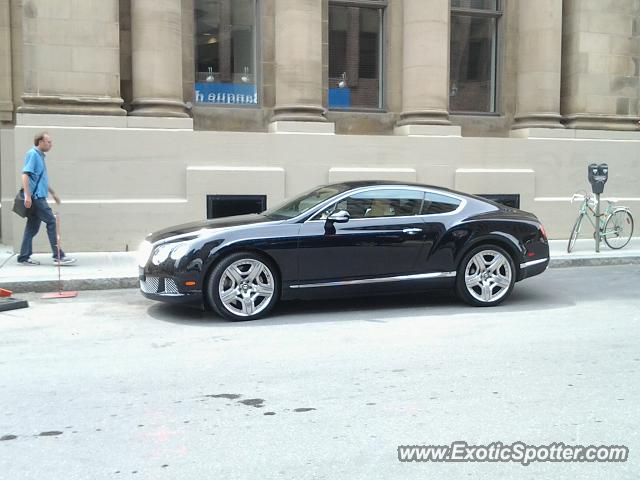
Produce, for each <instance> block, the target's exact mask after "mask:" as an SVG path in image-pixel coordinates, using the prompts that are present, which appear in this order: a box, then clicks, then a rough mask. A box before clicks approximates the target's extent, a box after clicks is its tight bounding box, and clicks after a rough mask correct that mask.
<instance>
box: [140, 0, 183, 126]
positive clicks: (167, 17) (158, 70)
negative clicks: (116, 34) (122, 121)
mask: <svg viewBox="0 0 640 480" xmlns="http://www.w3.org/2000/svg"><path fill="white" fill-rule="evenodd" d="M181 33H182V11H181V7H180V0H131V64H132V65H131V76H132V88H133V101H132V102H131V105H132V106H133V111H132V112H131V115H139V116H145V117H188V116H189V115H188V113H187V109H186V106H185V104H184V101H183V99H182V38H181Z"/></svg>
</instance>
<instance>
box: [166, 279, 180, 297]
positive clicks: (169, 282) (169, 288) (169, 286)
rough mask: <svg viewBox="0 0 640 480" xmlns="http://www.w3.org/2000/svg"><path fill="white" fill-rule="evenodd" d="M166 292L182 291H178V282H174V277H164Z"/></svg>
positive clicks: (175, 292)
mask: <svg viewBox="0 0 640 480" xmlns="http://www.w3.org/2000/svg"><path fill="white" fill-rule="evenodd" d="M164 292H165V293H172V294H177V293H180V292H178V285H176V282H174V281H173V279H172V278H165V279H164Z"/></svg>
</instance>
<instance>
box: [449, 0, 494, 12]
mask: <svg viewBox="0 0 640 480" xmlns="http://www.w3.org/2000/svg"><path fill="white" fill-rule="evenodd" d="M451 8H473V9H475V10H496V9H497V8H498V0H451Z"/></svg>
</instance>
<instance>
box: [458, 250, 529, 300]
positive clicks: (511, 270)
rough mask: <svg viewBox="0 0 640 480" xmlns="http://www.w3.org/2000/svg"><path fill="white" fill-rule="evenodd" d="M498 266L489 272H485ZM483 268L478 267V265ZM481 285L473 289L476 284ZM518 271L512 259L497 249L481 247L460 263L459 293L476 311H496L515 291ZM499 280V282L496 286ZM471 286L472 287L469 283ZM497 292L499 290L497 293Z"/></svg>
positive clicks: (467, 255)
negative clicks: (491, 309) (479, 308)
mask: <svg viewBox="0 0 640 480" xmlns="http://www.w3.org/2000/svg"><path fill="white" fill-rule="evenodd" d="M487 261H489V262H490V265H489V266H491V265H493V264H494V262H497V263H496V264H495V265H494V267H493V268H492V269H491V270H489V269H486V270H482V269H483V268H486V267H487ZM479 262H480V263H482V264H483V266H479V265H478V263H479ZM476 275H477V280H478V282H479V284H478V285H472V284H473V283H474V281H475V280H476V278H475V277H476ZM516 275H517V271H516V267H515V265H514V263H513V259H512V258H511V255H510V254H509V253H507V251H506V250H504V249H503V248H502V247H499V246H497V245H480V246H478V247H475V248H473V249H472V250H470V251H469V252H468V253H467V254H466V255H465V256H464V258H463V259H462V262H460V265H459V266H458V272H457V275H456V293H457V294H458V296H459V297H460V298H461V299H462V300H463V301H465V302H466V303H468V304H469V305H473V306H475V307H493V306H496V305H500V304H501V303H502V302H503V301H505V300H506V299H507V298H508V297H509V296H510V295H511V292H512V291H513V286H514V284H515V281H516ZM496 279H498V280H500V281H499V282H496ZM468 282H469V283H468ZM496 288H498V290H496Z"/></svg>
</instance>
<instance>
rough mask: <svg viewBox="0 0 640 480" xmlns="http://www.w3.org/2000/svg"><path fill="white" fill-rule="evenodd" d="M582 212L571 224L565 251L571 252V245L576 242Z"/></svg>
mask: <svg viewBox="0 0 640 480" xmlns="http://www.w3.org/2000/svg"><path fill="white" fill-rule="evenodd" d="M582 217H584V215H583V214H580V215H578V218H576V223H574V224H573V230H571V236H570V237H569V244H568V245H567V253H571V250H573V247H574V246H575V244H576V240H577V239H578V235H580V224H581V223H582Z"/></svg>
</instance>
